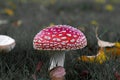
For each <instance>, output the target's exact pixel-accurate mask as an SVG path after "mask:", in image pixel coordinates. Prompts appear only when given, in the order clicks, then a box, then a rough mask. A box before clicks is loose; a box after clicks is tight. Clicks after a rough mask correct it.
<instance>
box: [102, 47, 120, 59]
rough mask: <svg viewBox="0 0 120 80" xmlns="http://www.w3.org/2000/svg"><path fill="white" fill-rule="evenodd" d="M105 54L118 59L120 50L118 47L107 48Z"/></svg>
mask: <svg viewBox="0 0 120 80" xmlns="http://www.w3.org/2000/svg"><path fill="white" fill-rule="evenodd" d="M104 52H105V53H106V55H107V54H109V55H110V57H117V56H120V48H118V47H106V48H105V49H104Z"/></svg>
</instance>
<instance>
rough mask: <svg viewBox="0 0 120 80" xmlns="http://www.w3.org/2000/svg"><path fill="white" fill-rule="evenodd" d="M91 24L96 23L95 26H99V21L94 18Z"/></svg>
mask: <svg viewBox="0 0 120 80" xmlns="http://www.w3.org/2000/svg"><path fill="white" fill-rule="evenodd" d="M90 24H92V25H95V26H98V22H97V21H96V20H92V21H91V22H90Z"/></svg>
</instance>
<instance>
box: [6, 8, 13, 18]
mask: <svg viewBox="0 0 120 80" xmlns="http://www.w3.org/2000/svg"><path fill="white" fill-rule="evenodd" d="M4 13H6V14H8V15H9V16H13V15H14V11H13V10H12V9H9V8H5V9H4Z"/></svg>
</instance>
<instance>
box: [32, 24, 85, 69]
mask: <svg viewBox="0 0 120 80" xmlns="http://www.w3.org/2000/svg"><path fill="white" fill-rule="evenodd" d="M86 45H87V40H86V37H85V35H84V34H83V33H82V32H81V31H80V30H78V29H76V28H74V27H72V26H69V25H52V26H49V27H47V28H45V29H43V30H41V31H40V32H39V33H38V34H37V35H36V36H35V37H34V40H33V47H34V49H36V50H52V51H55V50H56V51H59V53H56V54H54V55H53V56H52V58H51V66H50V70H51V69H53V68H54V67H56V66H62V67H64V59H65V53H61V52H60V51H65V50H66V51H67V50H76V49H82V48H83V47H85V46H86Z"/></svg>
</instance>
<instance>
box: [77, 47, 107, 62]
mask: <svg viewBox="0 0 120 80" xmlns="http://www.w3.org/2000/svg"><path fill="white" fill-rule="evenodd" d="M108 59H109V58H108V57H107V56H106V55H105V53H104V50H103V48H100V50H99V51H98V53H97V55H94V56H81V57H79V58H78V60H81V61H83V62H92V63H93V62H96V63H100V64H102V63H104V62H105V61H106V60H108Z"/></svg>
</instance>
